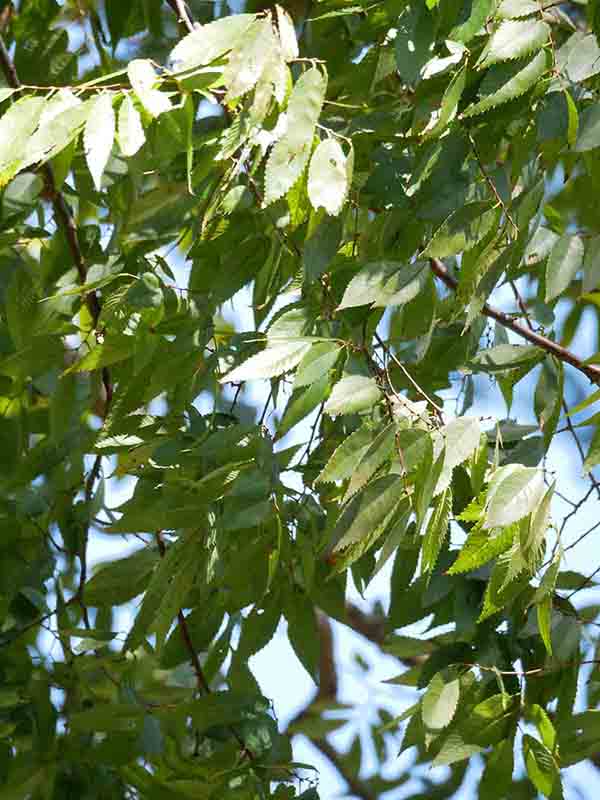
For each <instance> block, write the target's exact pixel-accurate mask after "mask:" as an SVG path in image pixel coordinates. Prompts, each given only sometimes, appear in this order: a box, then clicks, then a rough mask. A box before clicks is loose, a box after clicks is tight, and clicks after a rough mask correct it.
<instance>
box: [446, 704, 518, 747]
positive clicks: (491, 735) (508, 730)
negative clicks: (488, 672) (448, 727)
mask: <svg viewBox="0 0 600 800" xmlns="http://www.w3.org/2000/svg"><path fill="white" fill-rule="evenodd" d="M519 706H520V703H519V697H518V696H517V695H508V694H506V692H500V693H499V694H493V695H491V697H487V698H486V699H485V700H482V701H481V702H480V703H477V705H476V706H475V708H473V709H471V711H470V712H469V715H468V717H467V719H466V720H464V721H463V723H462V725H461V728H462V730H463V735H464V736H465V738H466V739H467V740H468V741H471V742H477V743H478V744H480V745H482V746H484V747H487V746H489V745H496V744H498V743H499V742H501V741H503V740H504V739H506V738H507V737H508V736H511V737H514V731H515V727H516V722H517V716H518V714H519V712H520V707H519Z"/></svg>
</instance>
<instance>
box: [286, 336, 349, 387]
mask: <svg viewBox="0 0 600 800" xmlns="http://www.w3.org/2000/svg"><path fill="white" fill-rule="evenodd" d="M341 349H342V346H341V345H340V344H337V343H336V342H317V343H316V344H314V345H313V346H312V347H311V348H310V350H309V351H308V352H307V353H306V354H305V355H304V356H303V358H302V361H301V362H300V363H299V365H298V369H297V370H296V375H295V377H294V390H296V389H301V388H302V387H303V386H310V384H311V383H314V382H315V381H318V380H320V379H321V378H323V377H324V376H326V375H328V374H329V371H330V370H331V369H333V367H334V366H335V363H336V361H337V360H338V357H339V354H340V350H341Z"/></svg>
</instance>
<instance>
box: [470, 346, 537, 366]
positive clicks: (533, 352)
mask: <svg viewBox="0 0 600 800" xmlns="http://www.w3.org/2000/svg"><path fill="white" fill-rule="evenodd" d="M541 358H543V353H540V351H539V349H538V348H537V347H533V346H531V345H522V344H499V345H496V347H488V348H487V349H485V350H480V351H479V352H478V353H477V355H476V356H475V358H474V359H473V363H474V364H476V365H477V366H478V367H480V368H482V369H485V371H486V372H491V373H494V372H502V371H504V370H512V369H517V368H520V367H526V366H529V365H531V367H533V366H535V363H536V362H537V361H539V360H540V359H541Z"/></svg>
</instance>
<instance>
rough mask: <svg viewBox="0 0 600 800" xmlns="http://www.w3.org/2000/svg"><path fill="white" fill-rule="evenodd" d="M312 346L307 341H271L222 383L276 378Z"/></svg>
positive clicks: (293, 364)
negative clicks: (275, 342)
mask: <svg viewBox="0 0 600 800" xmlns="http://www.w3.org/2000/svg"><path fill="white" fill-rule="evenodd" d="M311 347H312V343H311V342H306V341H297V340H296V341H294V340H291V341H289V342H281V343H280V344H273V343H271V342H269V343H268V344H267V347H266V348H265V349H264V350H263V351H262V352H260V353H257V354H256V355H254V356H250V358H249V359H248V360H247V361H244V362H243V364H240V366H239V367H235V369H232V370H231V372H228V373H227V375H225V376H224V377H223V378H221V379H220V383H237V382H239V381H251V380H258V379H260V378H276V377H277V376H278V375H283V373H284V372H289V371H290V370H291V369H293V368H294V367H295V366H296V365H297V364H299V363H300V362H301V361H302V359H303V358H304V356H305V355H306V353H308V351H309V350H310V348H311Z"/></svg>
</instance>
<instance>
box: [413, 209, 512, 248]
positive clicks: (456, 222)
mask: <svg viewBox="0 0 600 800" xmlns="http://www.w3.org/2000/svg"><path fill="white" fill-rule="evenodd" d="M495 216H496V213H495V211H494V210H493V209H492V212H491V213H490V204H489V203H487V202H475V203H467V204H466V205H464V206H461V208H459V209H458V210H457V211H454V212H453V213H452V214H450V216H449V217H448V218H447V219H446V220H444V222H443V223H442V224H441V225H440V227H439V228H438V229H437V230H436V231H435V233H434V234H433V237H432V239H431V241H430V242H429V244H428V245H427V247H426V248H425V250H424V251H423V253H422V255H423V256H425V257H427V258H446V257H447V256H451V255H455V254H456V253H461V252H463V251H464V250H469V249H470V248H471V247H474V246H475V245H476V244H477V242H478V241H479V240H480V239H482V238H483V237H484V236H485V235H486V234H487V233H488V231H489V230H490V229H491V227H492V225H493V224H494V219H495Z"/></svg>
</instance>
